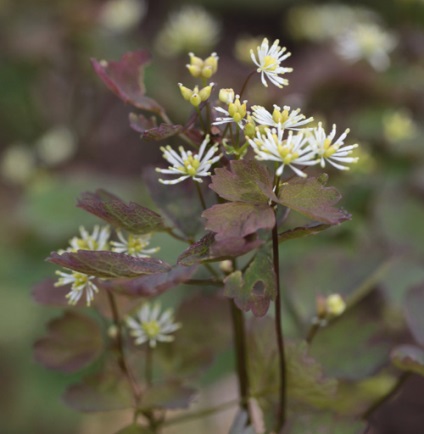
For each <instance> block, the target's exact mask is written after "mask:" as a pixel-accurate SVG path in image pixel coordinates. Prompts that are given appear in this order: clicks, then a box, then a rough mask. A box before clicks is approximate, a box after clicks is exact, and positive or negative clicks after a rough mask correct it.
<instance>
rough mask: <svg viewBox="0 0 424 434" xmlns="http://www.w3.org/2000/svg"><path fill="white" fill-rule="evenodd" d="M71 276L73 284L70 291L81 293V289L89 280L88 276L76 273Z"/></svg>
mask: <svg viewBox="0 0 424 434" xmlns="http://www.w3.org/2000/svg"><path fill="white" fill-rule="evenodd" d="M72 276H73V278H74V283H73V285H72V289H74V290H78V291H81V290H82V289H84V287H85V285H86V284H87V282H88V280H89V276H88V275H87V274H83V273H77V272H76V271H74V272H73V273H72Z"/></svg>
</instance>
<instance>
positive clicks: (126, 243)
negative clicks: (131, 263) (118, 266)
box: [110, 229, 159, 258]
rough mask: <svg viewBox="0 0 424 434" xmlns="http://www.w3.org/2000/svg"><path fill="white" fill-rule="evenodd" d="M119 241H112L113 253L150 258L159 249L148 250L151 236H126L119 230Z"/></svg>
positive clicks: (117, 232)
mask: <svg viewBox="0 0 424 434" xmlns="http://www.w3.org/2000/svg"><path fill="white" fill-rule="evenodd" d="M116 234H117V235H118V238H119V241H111V242H110V244H111V245H112V252H117V253H126V254H127V255H131V256H136V257H137V258H149V257H150V255H151V254H152V253H156V252H157V251H158V250H159V247H154V248H151V249H146V247H147V246H148V245H149V244H150V238H151V235H150V234H144V235H136V234H128V235H127V237H125V236H124V234H123V233H122V231H120V230H119V229H118V230H117V231H116Z"/></svg>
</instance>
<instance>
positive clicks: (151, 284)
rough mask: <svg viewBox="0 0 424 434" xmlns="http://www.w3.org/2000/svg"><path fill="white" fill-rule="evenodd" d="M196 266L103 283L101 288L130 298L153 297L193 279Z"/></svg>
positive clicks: (175, 268) (177, 267)
mask: <svg viewBox="0 0 424 434" xmlns="http://www.w3.org/2000/svg"><path fill="white" fill-rule="evenodd" d="M196 268H197V267H195V266H192V267H184V266H180V265H177V266H175V267H173V268H171V269H169V271H166V272H163V273H155V274H150V275H147V276H142V277H136V278H133V279H112V280H107V281H103V282H101V286H102V287H104V288H106V289H109V290H112V291H116V292H118V293H122V294H125V295H129V296H136V297H140V296H142V297H153V296H156V295H159V294H162V293H163V292H165V291H167V290H168V289H170V288H173V287H175V286H177V285H179V284H180V283H184V282H186V281H187V280H189V279H190V278H191V276H192V275H193V273H194V272H195V271H196Z"/></svg>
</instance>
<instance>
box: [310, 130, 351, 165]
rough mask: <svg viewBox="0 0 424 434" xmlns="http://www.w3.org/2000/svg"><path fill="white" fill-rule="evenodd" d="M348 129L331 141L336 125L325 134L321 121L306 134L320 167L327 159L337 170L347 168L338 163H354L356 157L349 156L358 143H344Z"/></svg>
mask: <svg viewBox="0 0 424 434" xmlns="http://www.w3.org/2000/svg"><path fill="white" fill-rule="evenodd" d="M349 131H350V130H349V129H347V130H345V132H344V133H343V134H341V135H340V137H339V138H338V139H337V140H336V141H335V142H334V143H333V140H334V137H335V135H336V126H335V125H333V129H332V130H331V133H330V134H329V135H328V136H327V134H326V132H325V131H324V128H322V125H321V122H320V123H319V124H318V127H317V128H314V129H313V130H312V131H311V132H310V134H309V135H308V141H309V144H310V146H311V147H312V149H313V150H314V152H315V153H316V156H317V161H318V162H319V163H320V165H321V167H325V162H326V161H328V162H329V163H330V164H331V165H332V166H334V167H335V168H336V169H339V170H348V169H349V168H348V167H346V166H344V165H342V164H340V163H356V162H357V161H358V159H357V158H354V157H349V155H350V154H351V153H352V150H353V149H355V148H356V147H357V146H358V145H357V144H355V145H349V146H345V145H344V139H345V138H346V136H347V135H348V133H349Z"/></svg>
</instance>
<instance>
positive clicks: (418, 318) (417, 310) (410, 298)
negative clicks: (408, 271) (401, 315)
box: [404, 284, 424, 345]
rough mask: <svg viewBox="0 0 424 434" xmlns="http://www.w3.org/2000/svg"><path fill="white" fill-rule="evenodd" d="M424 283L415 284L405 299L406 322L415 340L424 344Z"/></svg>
mask: <svg viewBox="0 0 424 434" xmlns="http://www.w3.org/2000/svg"><path fill="white" fill-rule="evenodd" d="M423 303H424V285H423V284H420V285H417V286H414V287H413V288H412V289H411V290H409V291H408V293H407V294H406V297H405V301H404V307H405V316H406V322H407V324H408V327H409V330H410V331H411V333H412V335H413V336H414V338H415V340H416V341H417V342H418V343H419V344H421V345H424V316H423V306H424V304H423Z"/></svg>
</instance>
